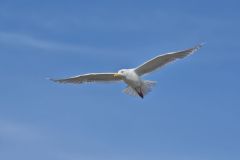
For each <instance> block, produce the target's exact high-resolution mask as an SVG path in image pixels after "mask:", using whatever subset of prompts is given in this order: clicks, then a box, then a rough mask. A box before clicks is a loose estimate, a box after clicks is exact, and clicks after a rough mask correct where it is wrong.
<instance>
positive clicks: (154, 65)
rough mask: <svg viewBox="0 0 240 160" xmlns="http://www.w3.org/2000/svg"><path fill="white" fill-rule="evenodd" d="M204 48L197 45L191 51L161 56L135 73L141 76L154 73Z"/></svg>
mask: <svg viewBox="0 0 240 160" xmlns="http://www.w3.org/2000/svg"><path fill="white" fill-rule="evenodd" d="M201 47H202V44H201V45H197V46H195V47H193V48H190V49H186V50H183V51H178V52H171V53H167V54H164V55H159V56H157V57H155V58H153V59H151V60H149V61H147V62H145V63H144V64H142V65H140V66H139V67H137V68H136V69H135V72H136V73H137V74H138V75H139V76H141V75H144V74H146V73H149V72H152V71H154V70H156V69H159V68H161V67H162V66H164V65H165V64H167V63H169V62H171V61H174V60H176V59H181V58H184V57H186V56H188V55H190V54H192V53H194V52H195V51H197V50H198V49H199V48H201Z"/></svg>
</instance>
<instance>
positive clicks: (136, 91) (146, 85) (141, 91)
mask: <svg viewBox="0 0 240 160" xmlns="http://www.w3.org/2000/svg"><path fill="white" fill-rule="evenodd" d="M155 85H156V82H154V81H148V80H146V81H143V83H142V85H141V87H140V88H132V87H131V86H127V87H126V88H125V89H124V90H123V92H124V93H126V94H128V95H130V96H140V97H142V98H143V97H144V96H145V95H146V94H148V93H149V92H150V91H151V90H152V88H153V87H154V86H155Z"/></svg>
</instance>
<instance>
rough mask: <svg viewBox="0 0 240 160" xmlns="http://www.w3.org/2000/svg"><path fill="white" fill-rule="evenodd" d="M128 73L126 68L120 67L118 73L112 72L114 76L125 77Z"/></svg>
mask: <svg viewBox="0 0 240 160" xmlns="http://www.w3.org/2000/svg"><path fill="white" fill-rule="evenodd" d="M127 74H128V70H127V69H121V70H119V71H118V73H116V74H114V77H121V78H123V77H126V76H127Z"/></svg>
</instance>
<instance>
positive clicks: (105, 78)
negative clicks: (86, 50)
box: [51, 73, 121, 84]
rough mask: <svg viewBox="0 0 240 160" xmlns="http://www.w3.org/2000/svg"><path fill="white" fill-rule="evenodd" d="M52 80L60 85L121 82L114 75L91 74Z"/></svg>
mask: <svg viewBox="0 0 240 160" xmlns="http://www.w3.org/2000/svg"><path fill="white" fill-rule="evenodd" d="M51 80H52V81H54V82H58V83H74V84H80V83H88V82H114V81H120V80H121V78H119V77H114V73H89V74H83V75H79V76H75V77H70V78H66V79H51Z"/></svg>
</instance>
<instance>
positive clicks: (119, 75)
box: [113, 73, 122, 78]
mask: <svg viewBox="0 0 240 160" xmlns="http://www.w3.org/2000/svg"><path fill="white" fill-rule="evenodd" d="M113 76H114V77H120V78H121V77H122V75H121V74H118V73H115V74H114V75H113Z"/></svg>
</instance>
